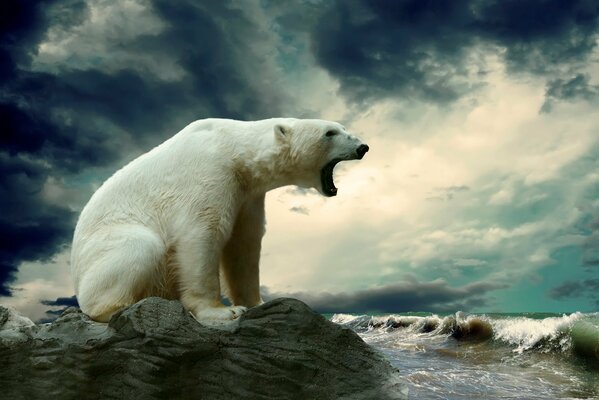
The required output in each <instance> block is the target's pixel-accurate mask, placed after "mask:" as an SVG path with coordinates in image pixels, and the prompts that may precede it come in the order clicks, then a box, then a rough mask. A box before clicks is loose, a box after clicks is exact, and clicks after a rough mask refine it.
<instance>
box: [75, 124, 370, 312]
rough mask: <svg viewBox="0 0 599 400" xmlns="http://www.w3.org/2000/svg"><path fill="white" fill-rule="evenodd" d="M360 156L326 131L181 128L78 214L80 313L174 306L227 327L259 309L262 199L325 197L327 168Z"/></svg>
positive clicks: (332, 130)
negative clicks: (290, 188) (287, 194)
mask: <svg viewBox="0 0 599 400" xmlns="http://www.w3.org/2000/svg"><path fill="white" fill-rule="evenodd" d="M367 151H368V146H367V145H366V144H364V143H362V141H361V140H360V139H358V138H357V137H355V136H353V135H351V134H349V133H348V132H347V131H346V130H345V128H344V127H343V126H342V125H340V124H339V123H336V122H331V121H324V120H307V119H292V118H273V119H267V120H262V121H251V122H247V121H235V120H225V119H204V120H199V121H195V122H193V123H191V124H189V125H188V126H187V127H185V128H184V129H183V130H181V131H180V132H179V133H177V134H175V135H174V136H173V137H171V138H170V139H168V140H167V141H165V142H164V143H162V144H161V145H159V146H157V147H155V148H154V149H152V150H151V151H149V152H147V153H145V154H143V155H141V156H140V157H138V158H137V159H135V160H133V161H132V162H130V163H129V164H128V165H126V166H125V167H123V168H122V169H120V170H119V171H117V172H116V173H115V174H114V175H113V176H112V177H110V178H109V179H108V180H106V182H104V184H103V185H102V186H101V187H100V188H99V189H98V190H97V191H96V192H95V193H94V194H93V196H92V197H91V199H90V200H89V202H88V203H87V205H86V206H85V207H84V208H83V210H82V212H81V215H80V216H79V220H78V222H77V226H76V228H75V233H74V238H73V246H72V254H71V273H72V277H73V280H74V284H75V292H76V295H77V299H78V301H79V305H80V307H81V309H82V311H83V312H85V313H86V314H88V315H89V316H90V317H91V318H92V319H94V320H96V321H100V322H106V321H108V320H109V319H110V317H111V316H112V315H113V314H114V313H115V312H116V311H117V310H119V309H120V308H122V307H124V306H127V305H131V304H133V303H135V302H137V301H139V300H141V299H142V298H145V297H149V296H160V297H164V298H167V299H179V300H180V301H181V302H182V303H183V305H184V307H185V308H186V309H187V310H189V311H190V312H191V313H192V314H193V315H194V316H195V317H196V318H197V319H198V320H228V319H235V318H237V317H238V316H239V315H241V314H242V313H243V312H244V311H245V310H246V309H247V308H248V307H253V306H256V305H258V304H261V303H262V299H261V297H260V292H259V287H260V284H259V276H258V269H259V268H258V265H259V260H260V247H261V241H262V236H263V234H264V226H265V219H264V196H265V193H266V192H267V191H269V190H271V189H275V188H278V187H281V186H285V185H298V186H301V187H306V188H316V189H317V190H318V191H319V192H320V193H321V194H323V195H324V196H335V195H336V194H337V188H336V187H335V184H334V181H333V168H334V167H335V165H336V164H337V163H339V162H340V161H344V160H354V159H361V158H362V157H363V156H364V154H365V153H366V152H367ZM221 277H222V279H224V281H225V282H223V283H224V285H223V286H224V287H225V288H226V290H227V292H228V297H229V299H230V300H231V303H232V306H229V307H226V306H224V305H223V304H222V302H221V291H220V289H221V282H220V279H221Z"/></svg>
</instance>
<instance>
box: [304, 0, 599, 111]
mask: <svg viewBox="0 0 599 400" xmlns="http://www.w3.org/2000/svg"><path fill="white" fill-rule="evenodd" d="M598 26H599V3H598V2H596V1H592V0H579V1H574V0H573V1H559V0H538V1H519V0H506V1H478V0H441V1H439V0H428V1H427V0H405V1H375V0H363V1H361V0H354V1H345V0H343V1H341V0H339V1H337V2H335V3H333V4H332V5H331V6H330V7H329V8H328V10H327V11H326V12H325V13H324V14H323V15H322V17H321V18H320V19H319V20H318V22H317V23H315V24H314V28H313V32H312V47H313V51H314V54H315V56H316V59H317V61H318V62H319V63H320V64H321V65H322V66H323V67H324V68H326V69H327V70H328V71H329V72H330V73H331V74H332V75H334V76H335V77H337V78H338V79H339V80H340V82H341V89H342V90H343V92H345V93H346V94H349V95H350V96H352V97H353V98H354V100H356V101H364V100H367V99H372V98H374V99H377V98H379V97H381V96H382V97H385V96H403V97H408V98H420V99H424V100H427V101H430V102H435V103H445V102H450V101H452V100H455V99H457V98H458V97H459V96H460V95H462V94H464V93H466V92H468V91H469V90H471V89H472V87H473V86H474V85H476V84H477V82H478V80H477V79H471V78H469V74H470V75H472V73H473V74H474V76H476V75H477V74H478V75H481V74H484V71H485V66H484V65H483V64H479V65H476V64H475V60H472V59H469V58H468V55H469V52H470V50H471V49H472V48H473V47H474V46H476V45H481V46H487V47H488V48H490V47H489V45H490V46H496V48H497V49H499V50H502V51H503V55H502V57H503V59H504V60H505V62H506V64H507V66H508V70H509V71H511V72H532V73H536V74H545V73H548V74H551V73H554V72H556V71H557V67H559V66H564V65H565V66H570V65H575V64H576V63H577V62H581V61H585V60H586V59H587V57H588V55H589V54H590V53H591V51H592V50H593V48H594V47H595V40H596V33H597V30H598ZM475 65H476V70H474V71H468V68H471V67H473V66H475Z"/></svg>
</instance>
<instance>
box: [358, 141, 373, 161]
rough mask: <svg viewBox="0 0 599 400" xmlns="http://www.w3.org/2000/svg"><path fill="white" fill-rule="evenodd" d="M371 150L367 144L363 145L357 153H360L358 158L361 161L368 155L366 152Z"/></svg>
mask: <svg viewBox="0 0 599 400" xmlns="http://www.w3.org/2000/svg"><path fill="white" fill-rule="evenodd" d="M369 149H370V148H369V147H368V145H367V144H361V145H360V146H359V147H358V149H357V150H356V153H358V157H359V158H360V160H361V159H362V158H363V157H364V154H366V152H367V151H368V150H369Z"/></svg>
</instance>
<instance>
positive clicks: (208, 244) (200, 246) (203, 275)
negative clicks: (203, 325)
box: [176, 232, 246, 320]
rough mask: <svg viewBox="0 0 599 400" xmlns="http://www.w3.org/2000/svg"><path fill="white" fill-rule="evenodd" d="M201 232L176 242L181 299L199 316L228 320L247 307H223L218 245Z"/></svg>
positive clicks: (210, 235)
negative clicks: (177, 243)
mask: <svg viewBox="0 0 599 400" xmlns="http://www.w3.org/2000/svg"><path fill="white" fill-rule="evenodd" d="M214 236H215V235H214V234H209V233H207V232H204V233H202V234H199V235H193V234H192V235H189V236H188V238H185V239H181V240H180V241H179V245H178V246H177V253H176V256H177V261H178V267H179V289H180V293H181V298H180V299H181V303H183V306H185V308H186V309H187V310H189V311H190V312H191V313H192V314H193V315H194V316H195V317H196V319H198V320H231V319H235V318H237V317H239V316H240V315H241V314H243V313H244V312H245V310H246V307H241V306H232V307H225V306H224V305H223V304H222V302H221V300H220V281H219V270H218V268H219V251H218V248H219V246H217V245H215V243H214Z"/></svg>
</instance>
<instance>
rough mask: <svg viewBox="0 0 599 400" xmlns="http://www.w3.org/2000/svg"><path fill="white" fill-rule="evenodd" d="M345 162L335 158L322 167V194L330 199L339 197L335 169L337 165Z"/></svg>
mask: <svg viewBox="0 0 599 400" xmlns="http://www.w3.org/2000/svg"><path fill="white" fill-rule="evenodd" d="M340 161H343V159H341V158H335V159H334V160H332V161H330V162H329V163H328V164H327V165H325V166H324V167H322V169H321V170H320V182H321V184H322V192H323V193H324V194H325V195H326V196H329V197H332V196H336V195H337V188H336V187H335V182H334V181H333V169H334V168H335V165H337V163H339V162H340Z"/></svg>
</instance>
